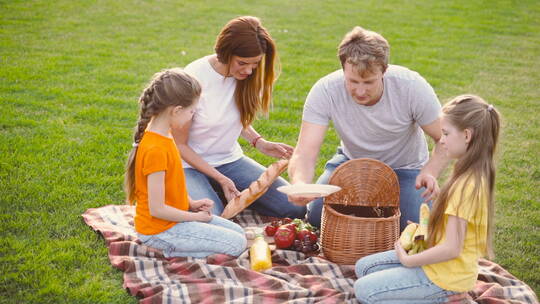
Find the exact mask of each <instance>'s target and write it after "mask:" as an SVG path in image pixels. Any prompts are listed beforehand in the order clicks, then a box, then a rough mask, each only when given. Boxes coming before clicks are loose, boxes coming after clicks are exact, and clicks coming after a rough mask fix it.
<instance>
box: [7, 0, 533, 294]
mask: <svg viewBox="0 0 540 304" xmlns="http://www.w3.org/2000/svg"><path fill="white" fill-rule="evenodd" d="M248 14H249V15H256V16H259V17H260V18H262V20H263V22H264V24H265V26H266V27H267V28H268V29H269V30H270V32H271V34H272V35H273V36H274V37H275V39H276V41H277V45H278V48H279V51H280V55H281V63H282V74H281V77H280V78H279V80H278V82H277V83H276V91H275V99H274V100H275V103H274V109H273V111H272V112H271V114H270V117H269V119H261V120H259V121H257V122H256V123H255V124H254V126H255V127H256V129H257V130H258V131H259V132H260V133H261V134H263V135H264V136H265V137H267V138H269V139H271V140H276V141H283V142H286V143H289V144H291V145H294V144H295V141H296V137H297V134H298V131H299V126H300V122H301V112H302V106H303V102H304V99H305V97H306V95H307V93H308V91H309V89H310V87H311V86H312V85H313V84H314V82H315V81H316V80H317V79H318V78H320V77H322V76H323V75H325V74H327V73H329V72H331V71H333V70H335V69H337V68H339V63H338V60H337V58H336V47H337V44H338V43H339V41H340V40H341V38H342V36H343V35H344V34H345V33H346V32H347V31H348V30H350V29H351V28H352V27H353V26H354V25H362V26H364V27H366V28H369V29H372V30H375V31H378V32H380V33H381V34H383V35H384V36H385V37H386V38H387V39H388V40H389V42H390V44H391V63H394V64H400V65H404V66H407V67H409V68H411V69H413V70H416V71H418V72H419V73H420V74H422V75H423V76H424V77H425V78H426V79H427V80H428V81H429V82H430V83H431V84H432V85H433V87H434V88H435V91H436V92H437V94H438V95H439V98H440V99H441V102H443V103H444V102H445V101H447V100H448V99H449V98H451V97H453V96H455V95H457V94H461V93H475V94H479V95H480V96H483V97H484V98H485V99H487V100H488V101H489V102H491V103H493V104H494V105H495V106H496V107H497V108H498V109H499V110H500V111H501V112H502V114H503V115H504V134H503V136H502V140H501V143H502V145H501V149H500V152H499V157H498V158H499V168H498V180H497V190H496V195H497V217H496V222H497V227H496V228H497V231H496V235H495V251H496V255H497V256H496V259H495V262H497V263H499V264H501V265H502V266H503V267H505V268H506V269H507V270H509V271H510V272H511V273H513V274H514V275H516V276H517V277H518V278H520V279H522V280H524V281H525V282H527V283H528V284H530V285H531V287H533V289H534V290H535V291H536V292H537V293H538V291H540V276H539V275H538V271H539V270H540V257H539V252H540V166H539V165H538V161H539V154H540V153H539V151H540V143H539V135H540V126H539V119H538V115H539V113H540V89H539V83H540V77H539V71H540V60H539V59H540V55H539V54H540V34H539V33H540V3H539V2H538V1H534V0H531V1H470V0H463V1H418V0H402V1H335V3H334V2H331V1H307V0H296V1H264V2H263V1H260V3H259V2H256V1H249V2H243V1H230V2H229V1H227V4H226V5H225V4H223V2H222V1H214V2H212V1H181V2H180V1H179V3H175V1H103V0H97V1H67V0H59V1H5V0H0V15H1V18H0V45H1V46H0V54H1V56H0V58H1V68H0V79H1V86H0V103H1V107H2V111H1V112H0V139H1V140H0V235H1V240H0V273H1V275H0V294H1V295H2V296H1V297H0V303H135V302H136V299H135V298H133V297H131V296H129V295H128V294H127V293H126V292H125V291H124V290H123V289H122V274H121V273H120V272H119V271H117V270H115V269H113V268H112V267H111V266H110V264H109V261H108V258H107V250H106V248H105V244H104V241H103V239H102V238H101V237H99V236H98V235H97V234H95V233H94V232H93V231H92V230H91V229H90V228H89V227H87V226H86V225H85V224H84V223H83V221H82V218H81V217H80V214H81V213H83V212H84V211H85V210H86V209H87V208H91V207H99V206H103V205H106V204H121V203H122V201H123V193H122V188H121V183H122V176H123V166H124V161H125V158H126V155H127V153H128V151H129V149H130V148H131V137H132V128H133V126H134V124H135V122H136V119H137V98H138V95H139V94H140V92H141V89H142V88H143V87H144V85H145V83H146V82H147V81H148V80H149V78H150V77H151V75H152V74H153V73H155V72H157V71H159V70H160V69H163V68H166V67H174V66H184V65H186V64H187V63H189V62H190V61H192V60H194V59H196V58H199V57H201V56H204V55H207V54H209V53H211V52H212V49H213V44H214V41H215V36H216V35H217V33H218V32H219V30H220V28H221V27H222V25H223V24H225V22H227V21H228V20H229V19H231V18H233V17H236V16H238V15H248ZM242 144H243V146H244V147H245V151H246V153H247V154H248V155H249V156H251V157H253V158H255V159H256V160H258V161H260V162H261V163H263V164H265V165H267V164H269V163H270V162H271V159H269V158H267V157H264V156H262V155H261V154H259V153H256V152H255V151H253V150H252V149H251V148H249V147H248V144H247V143H246V142H243V141H242ZM337 144H338V139H337V136H336V135H335V133H334V132H330V133H329V134H328V136H327V138H326V141H325V144H324V147H323V150H322V152H321V156H320V160H319V163H318V172H319V173H320V172H321V168H322V165H323V164H324V161H325V160H326V159H328V158H329V157H330V156H331V155H332V154H333V152H334V150H335V147H336V145H337Z"/></svg>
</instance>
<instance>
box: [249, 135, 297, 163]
mask: <svg viewBox="0 0 540 304" xmlns="http://www.w3.org/2000/svg"><path fill="white" fill-rule="evenodd" d="M255 147H256V148H257V149H259V151H261V152H262V153H264V154H266V155H268V156H272V157H275V158H283V159H289V158H291V156H292V153H293V151H294V148H293V147H291V146H289V145H287V144H284V143H276V142H273V141H267V140H265V139H262V138H261V139H259V140H258V141H257V144H256V145H255Z"/></svg>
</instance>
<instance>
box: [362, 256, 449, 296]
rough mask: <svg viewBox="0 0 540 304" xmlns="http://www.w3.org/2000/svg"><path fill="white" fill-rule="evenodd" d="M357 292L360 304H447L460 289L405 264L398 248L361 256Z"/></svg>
mask: <svg viewBox="0 0 540 304" xmlns="http://www.w3.org/2000/svg"><path fill="white" fill-rule="evenodd" d="M354 270H355V272H356V276H357V277H358V280H357V281H356V282H355V283H354V293H355V295H356V299H357V300H358V301H359V302H360V303H404V304H406V303H445V302H446V301H447V297H448V296H450V295H453V294H456V292H453V291H448V290H444V289H442V288H440V287H439V286H437V285H435V284H434V283H433V282H431V280H429V278H428V277H427V276H426V274H425V273H424V270H423V269H422V267H411V268H409V267H405V266H403V265H402V264H401V263H400V262H399V259H398V257H397V255H396V251H395V250H390V251H385V252H380V253H376V254H372V255H369V256H366V257H363V258H361V259H359V260H358V261H357V262H356V265H355V267H354Z"/></svg>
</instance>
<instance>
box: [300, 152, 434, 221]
mask: <svg viewBox="0 0 540 304" xmlns="http://www.w3.org/2000/svg"><path fill="white" fill-rule="evenodd" d="M348 160H349V158H348V157H347V156H345V154H343V152H342V151H341V149H340V148H338V150H337V152H336V154H334V156H333V157H332V158H331V159H330V160H329V161H328V162H327V163H326V165H325V167H324V172H323V174H321V176H320V177H319V179H318V180H317V184H327V183H328V180H329V179H330V176H331V175H332V173H333V172H334V170H335V169H336V168H337V167H338V166H339V165H341V164H342V163H344V162H346V161H348ZM394 172H396V175H397V177H398V181H399V201H400V204H399V210H400V211H401V218H400V221H399V224H400V227H401V230H403V229H405V227H406V226H407V220H410V221H413V222H415V223H418V215H419V214H420V204H422V202H423V201H424V199H423V198H422V196H421V194H422V192H423V191H424V188H421V189H419V190H416V177H417V176H418V174H419V173H420V170H418V169H394ZM322 206H323V199H322V198H319V199H316V200H314V201H313V202H311V203H309V204H308V207H307V208H308V216H307V218H308V221H309V223H310V224H311V225H314V226H317V227H320V226H321V215H322Z"/></svg>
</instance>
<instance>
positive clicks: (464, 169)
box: [428, 95, 500, 258]
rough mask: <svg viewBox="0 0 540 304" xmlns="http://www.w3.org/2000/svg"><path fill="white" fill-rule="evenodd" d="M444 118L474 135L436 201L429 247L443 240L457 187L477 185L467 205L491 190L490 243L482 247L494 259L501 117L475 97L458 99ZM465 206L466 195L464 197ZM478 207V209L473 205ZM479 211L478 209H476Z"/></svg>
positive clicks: (453, 101)
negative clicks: (497, 163)
mask: <svg viewBox="0 0 540 304" xmlns="http://www.w3.org/2000/svg"><path fill="white" fill-rule="evenodd" d="M442 113H443V117H444V118H445V119H447V120H448V121H449V122H450V124H451V125H453V126H454V127H456V128H457V129H458V130H460V131H463V130H465V129H468V130H470V131H471V140H470V142H469V144H468V146H467V149H466V152H465V154H464V155H463V156H462V157H460V158H459V159H458V160H457V161H456V163H455V165H454V170H453V172H452V175H451V176H450V178H449V180H448V181H447V182H446V184H445V185H444V186H443V187H442V189H441V193H440V194H439V197H438V198H437V200H436V201H435V205H434V207H433V211H432V212H431V216H430V218H429V227H428V231H429V232H428V234H429V237H428V246H429V247H432V246H434V245H435V244H436V242H437V241H439V240H440V239H441V238H442V235H443V234H444V233H445V231H443V219H444V212H445V210H446V207H447V205H448V200H449V198H450V197H451V196H452V195H454V193H453V192H454V190H455V189H454V188H455V187H453V186H454V185H455V183H456V182H457V181H460V182H461V181H462V179H463V182H464V183H465V184H468V183H469V182H473V183H474V188H473V191H472V195H471V198H472V201H468V202H467V203H471V204H477V203H479V197H480V191H486V189H487V201H488V206H487V210H488V214H487V217H488V218H487V222H488V227H487V240H486V244H485V246H482V247H484V248H482V251H483V252H482V254H484V255H486V256H488V257H490V258H491V257H493V250H492V236H493V220H494V210H495V209H494V186H495V162H494V153H495V151H496V147H497V142H498V139H499V130H500V114H499V112H498V111H497V110H496V109H495V108H494V107H493V106H492V105H489V104H487V103H486V102H485V101H484V100H483V99H482V98H480V97H478V96H475V95H461V96H457V97H456V98H454V99H453V100H451V101H450V102H449V103H447V104H446V105H445V106H444V107H443V109H442ZM461 198H462V200H461V202H460V204H462V203H463V192H462V193H461ZM473 206H475V207H476V205H473ZM473 210H478V209H473Z"/></svg>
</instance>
